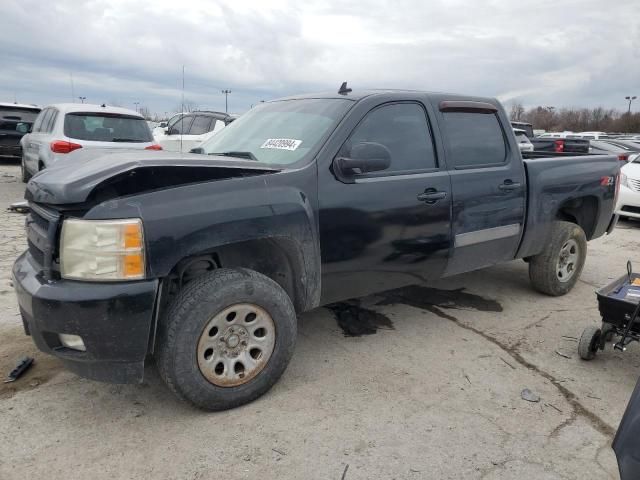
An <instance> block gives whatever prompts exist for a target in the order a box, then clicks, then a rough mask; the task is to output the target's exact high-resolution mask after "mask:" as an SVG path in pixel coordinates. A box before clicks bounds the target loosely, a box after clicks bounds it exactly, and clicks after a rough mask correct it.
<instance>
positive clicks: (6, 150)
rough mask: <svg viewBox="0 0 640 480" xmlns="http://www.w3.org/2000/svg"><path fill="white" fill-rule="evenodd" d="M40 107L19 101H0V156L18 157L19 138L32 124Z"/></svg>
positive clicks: (19, 154)
mask: <svg viewBox="0 0 640 480" xmlns="http://www.w3.org/2000/svg"><path fill="white" fill-rule="evenodd" d="M39 113H40V107H36V106H34V105H24V104H19V103H0V157H12V158H16V159H20V158H21V157H22V148H21V147H20V139H21V138H22V137H23V136H24V135H25V134H27V133H29V131H30V130H31V127H32V126H33V122H34V121H35V119H36V117H37V116H38V114H39Z"/></svg>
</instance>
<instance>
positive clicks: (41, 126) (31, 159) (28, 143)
mask: <svg viewBox="0 0 640 480" xmlns="http://www.w3.org/2000/svg"><path fill="white" fill-rule="evenodd" d="M53 115H54V109H53V108H45V109H44V110H42V111H41V112H40V114H39V115H38V118H36V121H35V123H34V124H33V129H32V131H31V133H30V134H28V135H27V136H25V138H24V141H23V142H22V146H23V149H22V156H23V158H24V163H25V165H26V166H27V169H28V170H29V171H31V172H33V173H35V172H37V171H38V169H39V167H38V165H39V163H40V154H41V152H40V150H41V149H42V148H44V146H43V145H44V144H45V141H46V137H47V128H48V126H49V124H50V123H51V119H52V118H53Z"/></svg>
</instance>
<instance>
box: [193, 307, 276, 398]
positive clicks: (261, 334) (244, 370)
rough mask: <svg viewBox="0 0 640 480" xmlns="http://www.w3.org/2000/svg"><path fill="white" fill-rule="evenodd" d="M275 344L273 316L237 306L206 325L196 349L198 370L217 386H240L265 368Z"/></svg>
mask: <svg viewBox="0 0 640 480" xmlns="http://www.w3.org/2000/svg"><path fill="white" fill-rule="evenodd" d="M275 344H276V326H275V323H274V321H273V319H272V318H271V315H269V313H267V311H266V310H264V309H263V308H261V307H259V306H257V305H254V304H251V303H237V304H235V305H231V306H229V307H227V308H225V309H224V310H222V311H220V312H219V313H217V314H216V315H214V316H213V318H211V320H209V322H207V325H206V326H205V327H204V329H203V331H202V333H201V334H200V339H199V341H198V347H197V349H196V355H197V360H198V368H199V369H200V372H201V373H202V375H203V376H204V377H205V378H206V379H207V380H208V381H209V382H211V383H212V384H214V385H216V386H218V387H237V386H239V385H243V384H245V383H247V382H248V381H250V380H251V379H253V378H255V377H256V375H258V374H259V373H260V372H261V371H262V370H263V369H264V367H265V366H266V365H267V363H268V362H269V359H270V358H271V355H272V354H273V350H274V347H275Z"/></svg>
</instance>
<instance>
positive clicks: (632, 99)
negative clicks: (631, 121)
mask: <svg viewBox="0 0 640 480" xmlns="http://www.w3.org/2000/svg"><path fill="white" fill-rule="evenodd" d="M636 98H638V97H636V96H635V95H634V96H633V97H632V96H631V95H629V96H628V97H624V99H625V100H629V109H628V110H627V113H628V114H629V115H631V102H633V101H634V100H635V99H636Z"/></svg>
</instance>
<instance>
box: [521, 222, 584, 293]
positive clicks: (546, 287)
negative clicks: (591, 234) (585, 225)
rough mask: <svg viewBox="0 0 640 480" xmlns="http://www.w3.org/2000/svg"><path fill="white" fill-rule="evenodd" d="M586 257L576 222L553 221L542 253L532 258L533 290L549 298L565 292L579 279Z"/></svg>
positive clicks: (530, 272) (531, 277) (530, 270)
mask: <svg viewBox="0 0 640 480" xmlns="http://www.w3.org/2000/svg"><path fill="white" fill-rule="evenodd" d="M586 256H587V238H586V235H585V234H584V231H583V230H582V228H580V226H579V225H576V224H575V223H570V222H563V221H556V222H554V223H553V226H552V227H551V238H550V239H549V242H548V243H547V244H546V246H545V248H544V250H543V251H542V253H540V254H538V255H536V256H534V257H531V260H530V262H529V279H530V280H531V285H532V286H533V288H535V289H536V290H538V291H539V292H542V293H545V294H547V295H552V296H560V295H564V294H566V293H568V292H569V291H570V290H571V289H572V288H573V287H574V286H575V284H576V282H577V281H578V278H580V274H581V273H582V268H583V267H584V262H585V259H586Z"/></svg>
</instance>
